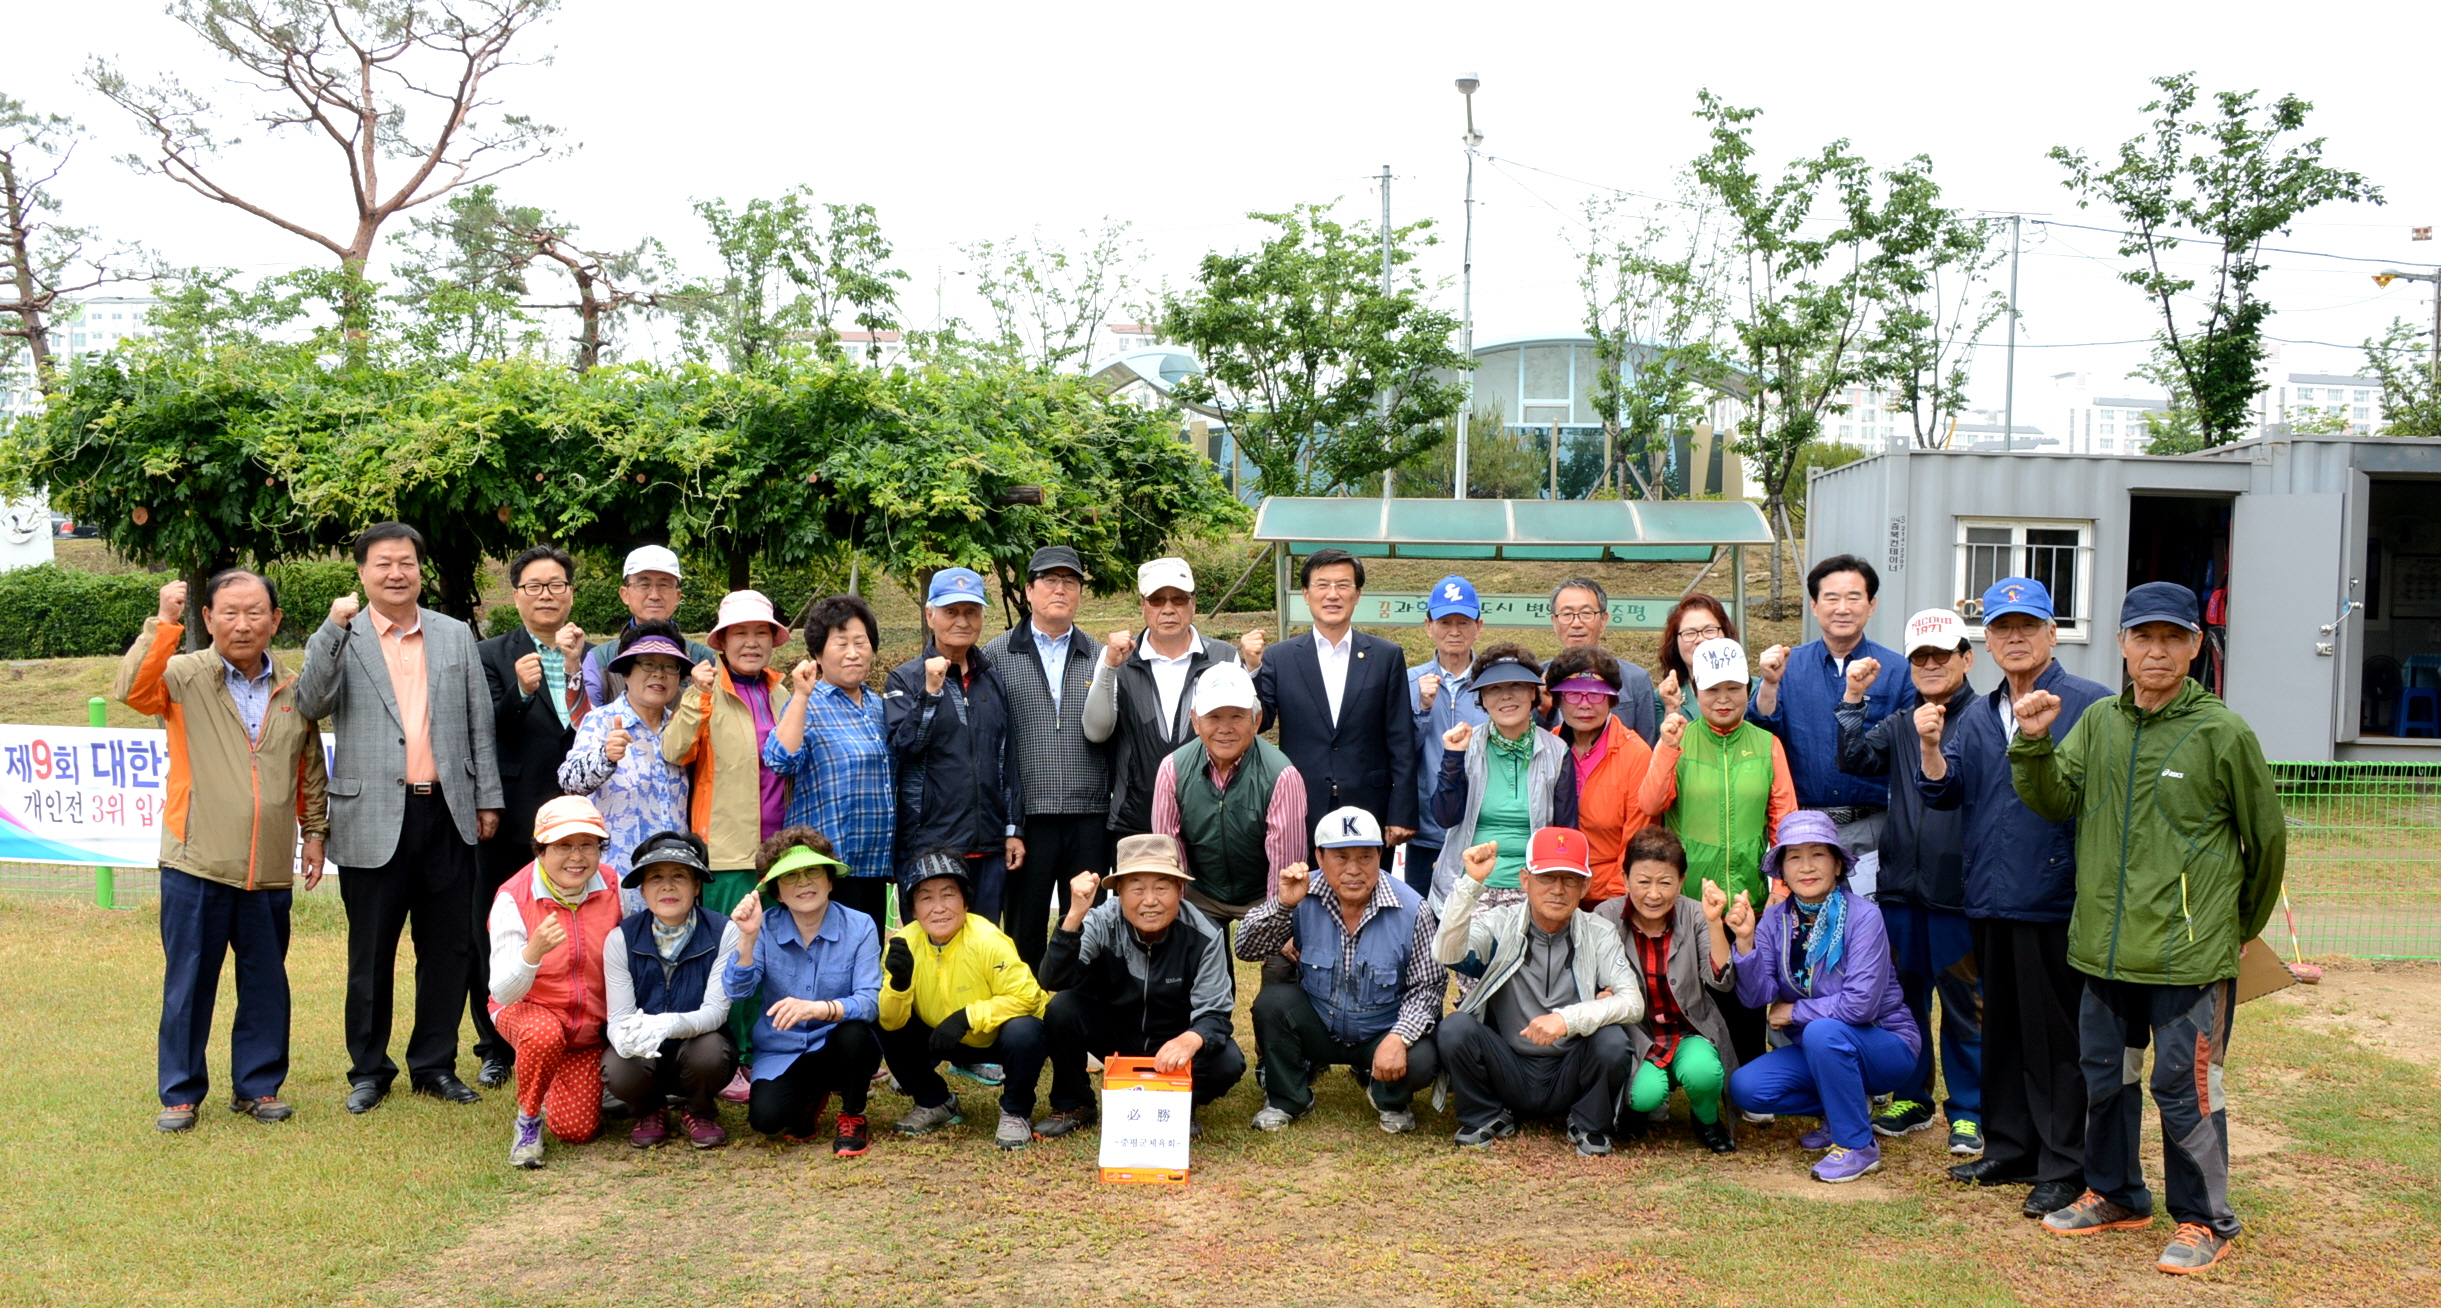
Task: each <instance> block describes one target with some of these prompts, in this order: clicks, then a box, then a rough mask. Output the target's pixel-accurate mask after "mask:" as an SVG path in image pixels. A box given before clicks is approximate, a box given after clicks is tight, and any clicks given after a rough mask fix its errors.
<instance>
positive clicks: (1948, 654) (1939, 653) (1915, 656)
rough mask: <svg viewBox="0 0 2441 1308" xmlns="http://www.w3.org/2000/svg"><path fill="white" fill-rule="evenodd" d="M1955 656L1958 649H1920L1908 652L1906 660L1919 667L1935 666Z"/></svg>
mask: <svg viewBox="0 0 2441 1308" xmlns="http://www.w3.org/2000/svg"><path fill="white" fill-rule="evenodd" d="M1956 657H1958V651H1956V650H1952V649H1920V650H1916V651H1915V652H1913V653H1911V654H1909V655H1908V656H1907V661H1908V662H1909V663H1912V664H1914V665H1915V666H1917V667H1919V668H1937V667H1940V666H1941V665H1942V664H1944V663H1947V662H1949V661H1950V660H1951V659H1954V658H1956Z"/></svg>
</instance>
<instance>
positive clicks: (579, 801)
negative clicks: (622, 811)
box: [534, 795, 610, 845]
mask: <svg viewBox="0 0 2441 1308" xmlns="http://www.w3.org/2000/svg"><path fill="white" fill-rule="evenodd" d="M588 832H590V833H591V834H593V835H596V836H599V837H601V838H602V839H604V840H608V839H610V828H609V827H606V826H604V825H602V811H601V810H600V809H597V808H595V807H594V806H593V801H592V800H590V799H587V798H585V797H584V796H583V795H562V796H560V797H559V798H557V799H554V800H552V801H550V802H549V803H547V804H544V805H543V806H542V807H541V808H538V809H536V810H534V839H535V840H536V841H537V842H539V843H541V844H545V845H556V844H558V843H559V842H561V841H563V840H566V839H567V838H568V837H570V836H579V835H584V834H586V833H588Z"/></svg>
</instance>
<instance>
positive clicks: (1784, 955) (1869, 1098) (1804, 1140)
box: [1704, 810, 1922, 1185]
mask: <svg viewBox="0 0 2441 1308" xmlns="http://www.w3.org/2000/svg"><path fill="white" fill-rule="evenodd" d="M1854 861H1855V860H1854V858H1853V857H1852V856H1851V855H1850V854H1849V853H1848V852H1847V850H1846V849H1844V848H1842V847H1841V845H1840V843H1839V829H1838V828H1837V827H1836V826H1834V825H1832V822H1831V819H1830V816H1829V815H1828V814H1824V813H1818V812H1813V811H1811V810H1805V811H1800V812H1796V813H1791V814H1789V815H1788V816H1787V817H1785V818H1782V819H1781V820H1780V830H1779V842H1778V843H1777V844H1775V845H1773V846H1772V848H1771V851H1770V852H1769V853H1767V854H1765V855H1764V856H1763V875H1765V876H1767V877H1770V878H1772V879H1774V880H1777V881H1779V882H1781V884H1782V886H1783V887H1785V888H1786V891H1787V893H1786V895H1785V896H1782V895H1778V894H1775V895H1774V897H1773V899H1772V901H1771V906H1770V907H1768V908H1766V909H1764V910H1763V920H1762V921H1761V922H1760V923H1757V922H1756V921H1755V915H1754V910H1753V909H1752V908H1751V907H1749V906H1748V905H1747V903H1746V900H1745V898H1744V897H1743V896H1740V897H1739V898H1737V899H1734V900H1729V901H1728V903H1727V906H1726V910H1725V911H1721V910H1715V911H1716V912H1719V913H1720V916H1717V917H1714V916H1712V914H1710V913H1707V914H1706V916H1707V917H1711V919H1712V930H1713V931H1714V932H1715V933H1718V932H1720V931H1721V929H1722V926H1723V924H1724V923H1725V924H1726V926H1727V928H1728V930H1729V931H1731V932H1733V933H1735V935H1736V937H1737V944H1736V949H1735V951H1734V958H1733V960H1732V962H1733V965H1734V966H1735V967H1736V969H1737V986H1738V1000H1739V1001H1740V1002H1741V1003H1744V1004H1745V1005H1747V1006H1748V1007H1750V1008H1761V1009H1764V1011H1765V1015H1766V1018H1767V1020H1768V1021H1769V1022H1770V1023H1771V1025H1772V1026H1774V1027H1776V1028H1778V1029H1779V1030H1780V1031H1781V1032H1782V1033H1783V1034H1785V1035H1786V1036H1787V1037H1788V1044H1787V1045H1786V1046H1784V1047H1782V1048H1779V1049H1774V1050H1772V1051H1771V1052H1769V1053H1767V1054H1764V1055H1763V1056H1762V1057H1760V1058H1758V1059H1755V1060H1754V1061H1753V1062H1750V1063H1747V1064H1744V1065H1743V1066H1741V1067H1739V1068H1738V1069H1737V1071H1736V1072H1734V1073H1732V1074H1731V1075H1730V1077H1729V1097H1730V1099H1732V1100H1733V1101H1735V1102H1736V1103H1737V1105H1738V1107H1740V1108H1743V1109H1745V1110H1746V1111H1748V1112H1755V1113H1786V1114H1790V1115H1792V1116H1807V1117H1819V1118H1821V1119H1822V1122H1823V1124H1822V1125H1821V1126H1818V1127H1816V1128H1815V1129H1814V1130H1811V1131H1808V1132H1806V1133H1805V1134H1804V1135H1803V1136H1801V1137H1799V1138H1798V1141H1797V1142H1798V1143H1799V1144H1801V1145H1804V1146H1805V1147H1806V1148H1808V1149H1828V1150H1829V1152H1828V1153H1826V1154H1824V1155H1823V1157H1822V1160H1821V1161H1820V1162H1817V1163H1815V1164H1814V1169H1813V1171H1814V1179H1815V1180H1817V1181H1825V1182H1829V1183H1830V1184H1833V1185H1838V1184H1840V1183H1842V1182H1845V1181H1853V1180H1855V1179H1856V1178H1858V1177H1860V1176H1867V1175H1870V1174H1872V1173H1874V1172H1878V1171H1880V1170H1881V1167H1882V1155H1881V1149H1880V1147H1879V1146H1877V1145H1876V1144H1875V1143H1874V1140H1873V1120H1872V1112H1873V1096H1875V1095H1877V1094H1887V1093H1889V1092H1890V1091H1893V1090H1896V1089H1897V1088H1898V1087H1900V1086H1901V1085H1904V1084H1906V1081H1907V1078H1908V1077H1909V1076H1910V1075H1912V1074H1913V1073H1914V1070H1915V1059H1916V1052H1917V1047H1918V1045H1917V1042H1918V1041H1919V1040H1921V1039H1922V1037H1921V1036H1919V1035H1917V1034H1916V1028H1915V1022H1914V1020H1913V1019H1912V1018H1910V1017H1909V1016H1908V1012H1907V1001H1906V998H1905V996H1903V995H1902V994H1901V993H1900V991H1899V978H1898V973H1897V971H1896V970H1895V969H1894V968H1893V967H1892V966H1891V962H1890V937H1889V933H1888V932H1887V931H1885V930H1884V929H1883V927H1882V915H1881V910H1879V909H1877V908H1875V907H1874V906H1873V901H1871V900H1869V899H1866V898H1864V897H1863V896H1861V895H1858V894H1856V893H1855V892H1854V891H1851V890H1849V889H1848V884H1847V882H1848V871H1849V869H1850V868H1851V867H1852V866H1853V865H1854ZM1720 894H1721V891H1720V890H1719V888H1718V887H1716V886H1713V885H1712V884H1710V883H1709V882H1707V883H1706V884H1705V886H1704V899H1705V900H1706V907H1707V908H1711V907H1712V905H1711V902H1710V901H1712V900H1713V899H1714V898H1715V897H1716V896H1719V895H1720Z"/></svg>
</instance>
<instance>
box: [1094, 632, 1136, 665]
mask: <svg viewBox="0 0 2441 1308" xmlns="http://www.w3.org/2000/svg"><path fill="white" fill-rule="evenodd" d="M1135 652H1136V633H1134V632H1132V631H1114V632H1112V633H1110V643H1109V644H1107V645H1104V646H1103V647H1102V661H1103V662H1104V663H1107V664H1109V665H1110V666H1112V667H1114V668H1122V667H1125V666H1127V656H1128V655H1130V654H1133V653H1135Z"/></svg>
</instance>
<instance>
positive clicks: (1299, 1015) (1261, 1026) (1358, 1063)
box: [1254, 981, 1441, 1113]
mask: <svg viewBox="0 0 2441 1308" xmlns="http://www.w3.org/2000/svg"><path fill="white" fill-rule="evenodd" d="M1389 1034H1390V1033H1389V1032H1387V1031H1384V1032H1382V1033H1381V1034H1380V1035H1377V1036H1374V1037H1373V1038H1372V1039H1370V1040H1359V1041H1355V1042H1353V1043H1350V1042H1349V1041H1345V1040H1342V1039H1340V1038H1339V1037H1338V1036H1335V1035H1332V1034H1331V1029H1330V1028H1329V1027H1327V1026H1324V1025H1323V1024H1322V1014H1320V1013H1318V1012H1316V1011H1314V1001H1313V997H1312V996H1310V995H1308V994H1306V993H1305V987H1303V986H1301V985H1298V984H1297V983H1296V982H1294V981H1290V982H1287V983H1286V984H1282V985H1266V986H1264V987H1263V988H1262V989H1261V990H1259V991H1256V992H1255V996H1254V1046H1255V1049H1256V1050H1257V1051H1258V1053H1257V1057H1258V1058H1260V1059H1261V1060H1262V1063H1263V1101H1264V1102H1265V1103H1267V1104H1269V1105H1271V1106H1272V1107H1274V1108H1277V1109H1280V1110H1281V1111H1283V1112H1289V1113H1303V1112H1305V1111H1306V1110H1307V1109H1309V1108H1312V1107H1313V1106H1314V1074H1315V1073H1317V1072H1320V1071H1324V1070H1326V1069H1328V1068H1332V1067H1351V1068H1354V1069H1356V1073H1357V1076H1358V1078H1359V1079H1361V1080H1362V1081H1363V1082H1364V1083H1365V1089H1366V1093H1367V1094H1368V1095H1369V1096H1370V1097H1371V1098H1372V1100H1373V1106H1374V1108H1376V1109H1378V1110H1380V1111H1382V1112H1385V1113H1397V1112H1404V1111H1405V1110H1406V1108H1407V1106H1408V1105H1409V1104H1410V1103H1412V1102H1413V1101H1414V1099H1415V1096H1416V1093H1417V1092H1418V1091H1420V1090H1423V1089H1424V1088H1426V1087H1427V1086H1430V1085H1431V1084H1432V1083H1433V1080H1434V1079H1435V1078H1437V1077H1438V1076H1440V1075H1441V1060H1440V1058H1439V1057H1438V1056H1437V1055H1436V1054H1435V1052H1434V1049H1433V1040H1432V1037H1431V1036H1425V1037H1424V1038H1423V1039H1421V1040H1418V1041H1416V1042H1415V1043H1414V1044H1413V1045H1410V1046H1408V1048H1407V1075H1406V1077H1405V1079H1403V1080H1399V1081H1393V1082H1381V1081H1376V1080H1374V1079H1373V1051H1374V1050H1375V1049H1376V1048H1378V1047H1379V1046H1380V1045H1381V1042H1382V1041H1383V1040H1384V1039H1386V1038H1388V1036H1389Z"/></svg>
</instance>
